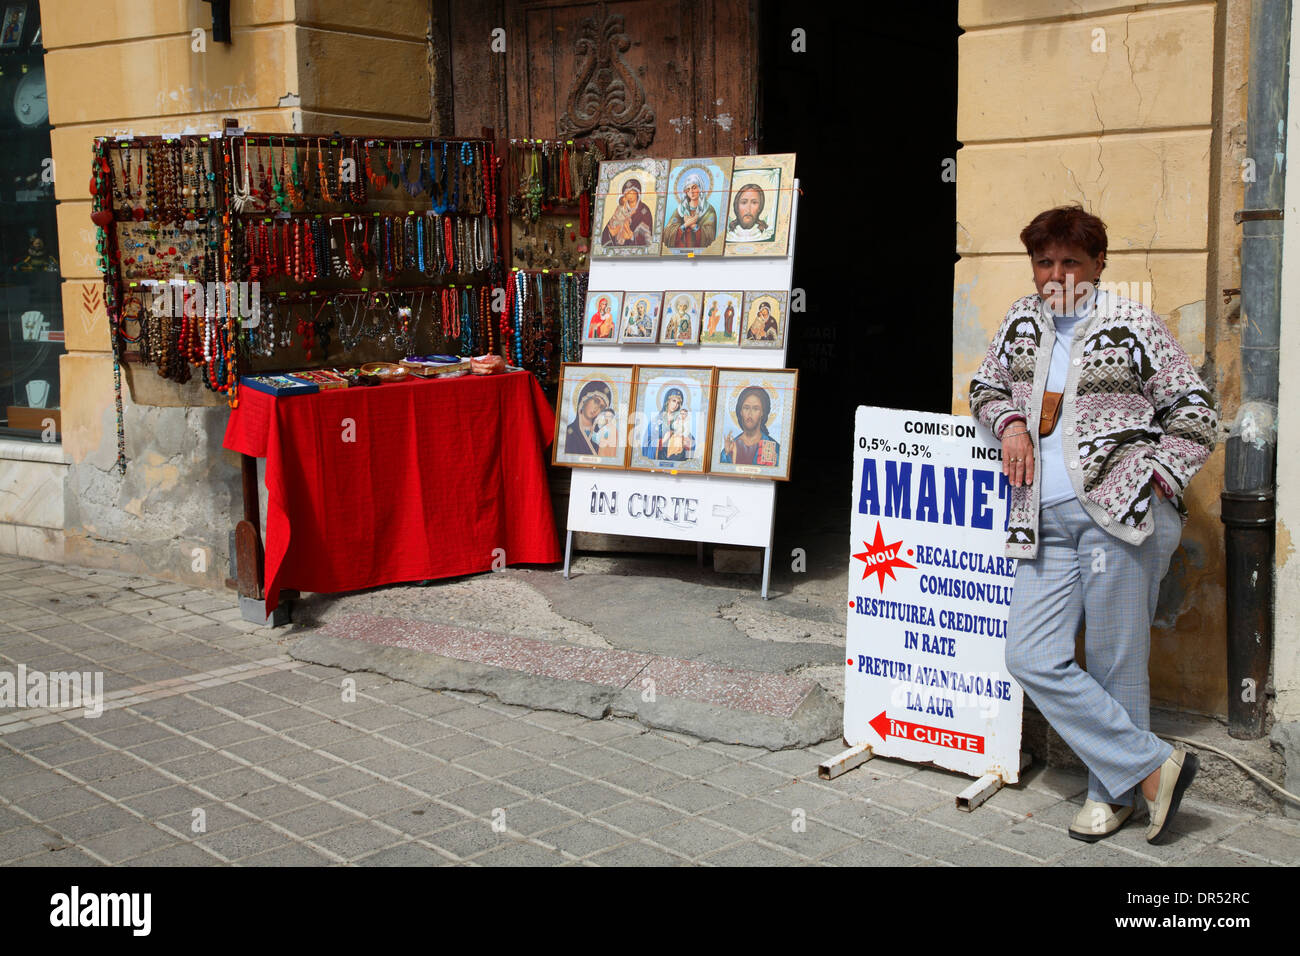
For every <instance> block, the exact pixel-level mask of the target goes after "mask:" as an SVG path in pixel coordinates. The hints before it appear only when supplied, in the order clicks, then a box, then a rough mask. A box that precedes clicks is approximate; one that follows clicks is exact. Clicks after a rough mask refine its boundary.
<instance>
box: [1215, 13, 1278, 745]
mask: <svg viewBox="0 0 1300 956" xmlns="http://www.w3.org/2000/svg"><path fill="white" fill-rule="evenodd" d="M1290 38H1291V4H1290V0H1255V2H1254V4H1253V5H1252V7H1251V14H1250V85H1249V89H1248V92H1247V116H1246V155H1247V156H1249V157H1251V158H1252V159H1254V161H1255V180H1254V181H1253V182H1248V183H1247V184H1246V208H1245V209H1243V210H1240V211H1238V212H1237V214H1236V216H1235V218H1236V221H1237V222H1238V223H1240V224H1241V227H1242V238H1241V314H1242V322H1241V407H1240V408H1239V409H1238V410H1237V416H1236V418H1235V419H1234V420H1233V422H1232V424H1231V426H1230V427H1229V434H1228V440H1227V443H1226V451H1227V462H1226V465H1225V468H1224V491H1223V493H1222V495H1221V496H1220V501H1221V507H1222V520H1223V524H1224V533H1223V537H1224V548H1225V551H1226V554H1227V597H1228V607H1227V613H1228V733H1229V734H1230V735H1231V736H1233V737H1237V738H1241V739H1255V738H1258V737H1262V736H1263V734H1264V713H1265V694H1264V687H1265V684H1266V682H1267V681H1268V667H1269V660H1270V658H1271V657H1272V652H1273V539H1274V528H1275V521H1276V517H1275V516H1276V500H1275V495H1274V490H1275V484H1276V476H1277V393H1278V340H1279V338H1280V335H1281V317H1282V310H1281V294H1282V221H1281V220H1282V202H1283V199H1284V188H1283V187H1284V172H1285V171H1284V169H1283V157H1284V156H1285V155H1286V142H1285V131H1286V111H1287V81H1288V79H1287V68H1288V63H1287V58H1288V52H1289V46H1290Z"/></svg>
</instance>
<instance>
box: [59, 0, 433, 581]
mask: <svg viewBox="0 0 1300 956" xmlns="http://www.w3.org/2000/svg"><path fill="white" fill-rule="evenodd" d="M231 6H232V15H231V18H232V23H231V27H232V41H233V42H231V43H229V44H223V43H216V42H215V41H214V40H213V39H212V36H211V25H212V12H211V7H210V5H209V4H207V3H203V2H201V0H150V2H147V3H146V2H141V0H42V2H41V19H42V31H43V40H44V44H45V47H46V50H47V54H46V62H45V66H46V83H47V88H48V95H49V104H50V122H51V124H52V125H53V127H54V130H53V132H52V134H51V146H52V150H53V155H54V160H55V169H56V172H57V176H56V185H55V194H56V198H57V199H58V200H59V201H60V203H61V205H60V206H59V209H58V217H59V220H58V221H59V253H60V260H61V261H62V263H63V265H64V271H63V275H64V278H65V279H66V280H67V281H66V282H65V285H64V290H63V301H64V315H65V326H66V328H67V343H66V345H67V354H66V355H64V356H63V358H62V360H61V363H60V374H61V379H62V382H61V405H62V408H63V443H64V448H65V451H66V452H67V454H68V456H69V458H70V459H71V461H72V467H71V471H70V478H69V481H68V488H67V493H66V498H65V500H66V509H67V527H66V537H65V541H66V544H65V557H66V558H67V560H70V561H76V562H78V563H82V564H91V565H108V566H120V567H125V568H127V569H130V570H140V571H148V572H149V573H152V574H156V575H160V576H163V577H172V578H176V579H178V580H186V581H192V582H194V583H201V584H204V585H206V586H220V585H221V584H222V583H223V582H224V581H225V578H226V576H227V549H228V543H227V542H228V538H227V534H228V531H229V529H230V528H231V527H233V523H234V521H236V520H238V518H239V517H240V514H241V511H242V509H241V505H240V500H239V485H238V461H237V458H236V456H234V455H233V454H231V453H228V452H222V451H220V432H221V430H222V429H223V428H224V423H225V417H226V413H225V411H224V410H223V406H221V405H220V403H219V401H216V400H214V396H212V395H209V394H207V393H205V392H204V391H203V390H202V389H201V388H197V389H196V388H195V387H194V386H193V383H191V385H190V386H186V387H184V388H182V387H180V386H176V385H174V384H172V383H169V382H165V381H164V380H162V379H160V378H159V377H158V376H157V375H156V374H155V373H154V372H153V371H152V370H151V369H140V368H137V369H132V370H131V371H132V373H133V374H131V375H130V376H127V377H126V378H127V379H128V381H124V389H123V390H124V396H123V398H124V404H125V406H126V422H127V452H128V458H129V460H130V464H129V466H128V470H127V475H126V476H125V477H124V478H123V477H119V476H118V475H117V473H116V471H115V470H114V469H112V467H111V466H112V463H113V461H114V460H115V458H116V451H117V448H116V434H115V416H114V410H113V388H112V378H113V375H112V354H111V349H110V338H109V330H108V324H107V317H106V315H105V312H104V308H103V297H102V281H101V279H100V276H99V274H98V272H97V270H96V268H95V237H96V231H95V228H94V227H93V226H92V225H91V223H90V201H89V200H90V197H89V193H88V191H87V182H88V180H89V178H90V160H91V150H92V142H93V139H94V137H96V136H101V135H111V134H114V133H125V132H131V133H134V134H137V135H148V134H157V133H162V132H183V131H186V130H187V129H189V130H192V131H198V132H202V131H205V130H208V129H213V128H217V127H220V126H221V123H222V120H223V118H225V117H233V118H235V119H237V120H238V122H239V123H240V125H243V126H245V127H247V128H249V129H254V130H257V131H259V132H306V133H328V132H331V131H333V130H335V129H339V130H345V131H347V132H353V131H355V132H359V133H367V134H373V133H386V134H389V135H392V134H400V135H425V134H427V133H428V132H429V130H430V125H429V124H430V96H429V73H428V70H427V67H426V61H427V45H426V41H425V35H426V33H427V31H428V28H429V9H430V8H429V4H428V3H427V0H371V2H367V3H365V4H358V3H356V2H354V0H240V2H237V3H234V4H232V5H231ZM196 28H202V29H204V30H206V31H207V35H206V49H205V50H202V51H200V50H196V49H195V46H196V44H195V40H194V34H193V31H194V30H195V29H196ZM133 395H134V398H135V399H136V400H137V401H136V402H133V401H132V396H133ZM138 403H147V405H148V406H151V407H148V408H146V407H145V406H144V405H142V404H138ZM194 404H207V405H208V406H210V407H208V408H207V409H196V408H184V407H175V406H183V405H194ZM153 406H173V407H153ZM167 487H170V488H171V491H170V493H168V494H164V490H165V488H167ZM195 548H200V549H207V550H208V552H209V555H208V560H207V561H206V562H205V564H206V567H205V569H204V570H202V571H195V570H193V565H194V562H193V561H192V559H191V556H192V554H193V551H194V549H195Z"/></svg>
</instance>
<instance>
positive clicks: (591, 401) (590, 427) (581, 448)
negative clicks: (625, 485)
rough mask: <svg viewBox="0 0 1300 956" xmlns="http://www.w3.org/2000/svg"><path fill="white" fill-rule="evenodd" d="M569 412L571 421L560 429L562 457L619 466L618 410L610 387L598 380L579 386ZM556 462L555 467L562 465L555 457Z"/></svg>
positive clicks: (620, 455)
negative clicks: (605, 462)
mask: <svg viewBox="0 0 1300 956" xmlns="http://www.w3.org/2000/svg"><path fill="white" fill-rule="evenodd" d="M566 384H567V383H566ZM572 408H573V418H572V419H571V420H570V421H569V423H568V425H566V426H565V428H564V437H563V457H564V458H575V459H591V458H598V459H605V460H608V463H609V464H610V465H614V466H616V467H618V466H621V465H622V464H623V461H622V457H623V448H622V447H620V446H621V445H622V442H621V441H620V440H619V439H620V435H619V407H618V402H617V399H616V396H615V392H614V388H613V387H612V386H611V384H610V383H609V382H608V381H605V380H603V379H601V378H595V379H590V380H588V381H586V382H584V383H582V385H581V387H580V388H579V390H578V394H577V398H576V399H575V400H574V402H573V405H572ZM556 459H557V463H558V464H564V463H565V461H564V460H563V459H562V458H561V456H560V455H559V454H557V456H556Z"/></svg>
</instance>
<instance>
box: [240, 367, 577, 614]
mask: <svg viewBox="0 0 1300 956" xmlns="http://www.w3.org/2000/svg"><path fill="white" fill-rule="evenodd" d="M554 426H555V418H554V412H553V410H552V409H551V407H550V405H549V404H548V403H547V401H546V397H545V396H544V395H543V394H542V390H541V388H540V387H539V386H538V384H537V381H536V379H534V378H533V376H532V375H531V374H529V373H528V372H522V371H521V372H506V373H504V374H499V375H465V376H462V377H460V378H453V379H418V378H413V379H411V380H408V381H402V382H390V383H387V384H384V385H377V386H373V387H369V388H364V387H353V388H338V389H329V390H324V391H320V392H317V393H315V394H312V395H287V396H280V397H276V396H273V395H269V394H266V393H265V392H258V391H255V390H253V389H251V388H241V389H240V390H239V405H238V407H237V408H235V409H233V410H232V411H231V413H230V422H229V424H228V425H227V426H226V436H225V439H224V441H223V443H222V444H223V445H224V447H226V448H228V449H230V450H232V451H237V452H240V453H242V454H245V455H251V456H253V457H257V458H262V457H264V458H266V493H267V508H266V578H265V593H266V610H267V613H268V614H269V613H270V612H271V611H273V610H274V609H275V607H276V605H277V604H278V603H279V595H280V591H281V590H283V589H286V588H292V589H297V590H302V591H315V592H333V591H354V590H358V589H360V588H367V587H375V586H377V585H381V584H395V583H397V582H401V581H420V580H425V579H429V578H443V577H453V576H455V575H460V574H472V573H475V572H478V571H486V570H489V569H490V568H493V567H494V566H495V567H498V568H499V567H501V566H502V565H503V563H505V564H550V563H554V562H557V561H559V560H560V547H559V541H558V539H557V537H556V533H555V519H554V517H553V514H552V510H551V499H550V490H549V488H548V486H547V481H546V467H547V457H546V447H547V446H548V445H549V444H550V443H551V439H552V437H553V431H554ZM498 549H499V550H498Z"/></svg>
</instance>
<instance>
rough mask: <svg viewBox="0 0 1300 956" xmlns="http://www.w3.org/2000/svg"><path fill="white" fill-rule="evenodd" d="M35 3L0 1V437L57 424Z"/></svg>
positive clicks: (57, 307)
mask: <svg viewBox="0 0 1300 956" xmlns="http://www.w3.org/2000/svg"><path fill="white" fill-rule="evenodd" d="M44 55H45V51H44V49H43V47H42V44H41V13H40V4H39V3H37V2H35V0H28V2H14V0H0V318H2V319H3V322H4V327H3V328H0V436H4V437H10V438H36V439H43V440H46V441H50V440H54V439H55V438H56V437H57V434H58V431H59V411H58V409H59V356H60V355H62V354H63V350H64V344H63V303H62V298H61V294H60V274H59V260H58V252H59V243H58V234H57V232H56V222H55V216H54V206H55V203H54V163H53V160H52V159H51V150H50V112H49V103H48V101H47V100H46V96H45V69H44Z"/></svg>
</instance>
